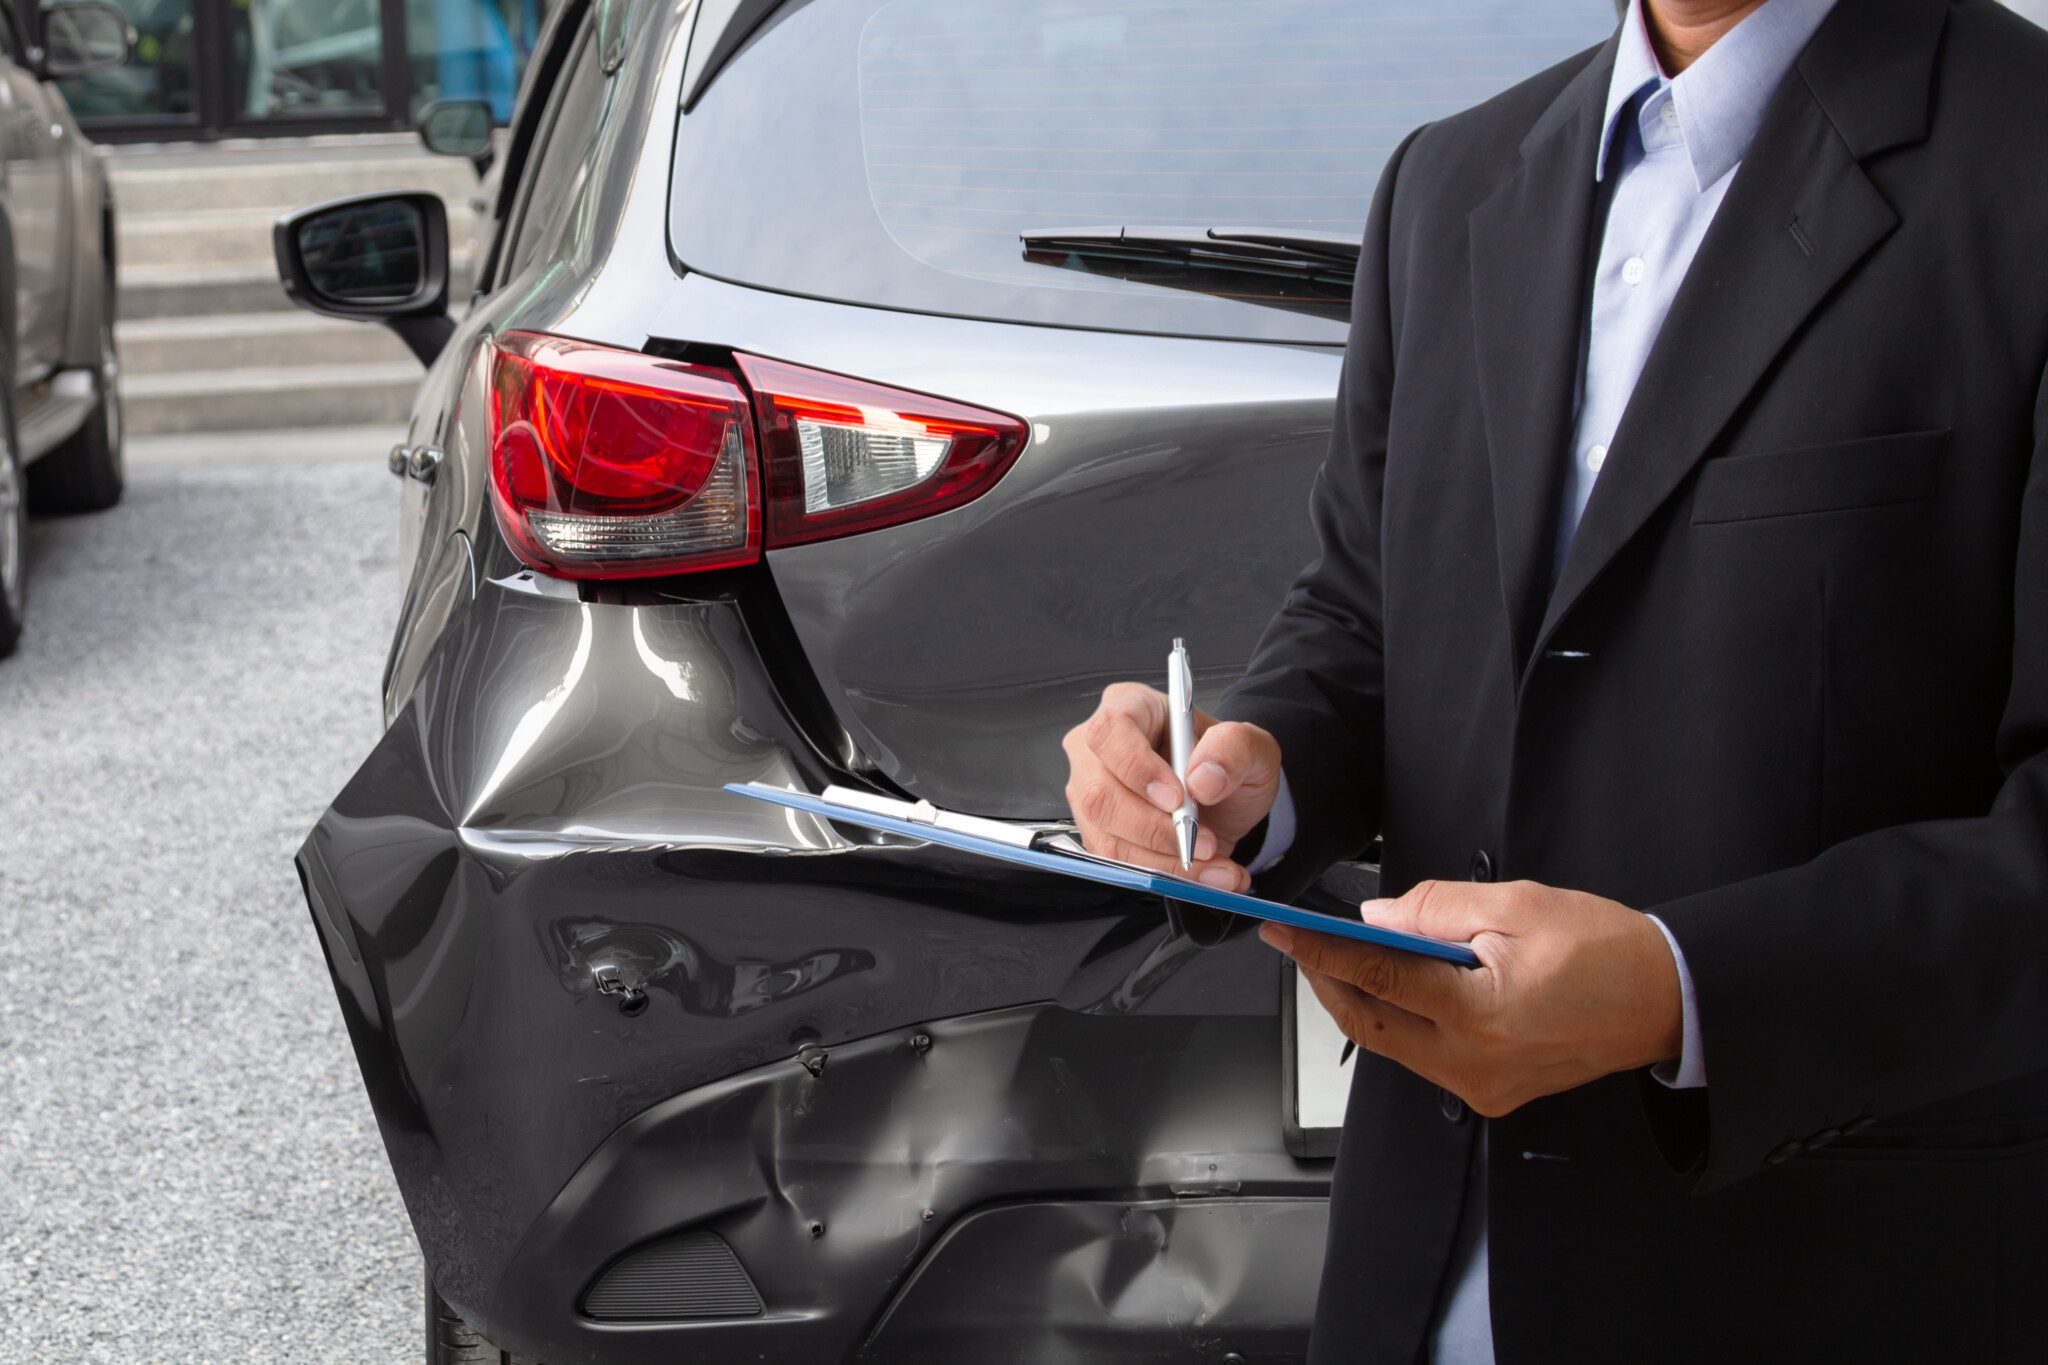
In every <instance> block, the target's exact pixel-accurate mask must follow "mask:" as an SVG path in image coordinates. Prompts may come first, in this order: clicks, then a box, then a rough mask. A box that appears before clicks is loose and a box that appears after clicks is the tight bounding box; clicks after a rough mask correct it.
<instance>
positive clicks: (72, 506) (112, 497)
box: [28, 305, 127, 512]
mask: <svg viewBox="0 0 2048 1365" xmlns="http://www.w3.org/2000/svg"><path fill="white" fill-rule="evenodd" d="M93 386H94V389H95V397H96V400H97V401H96V402H94V404H93V409H92V415H91V416H90V417H88V418H86V419H85V425H84V426H82V427H80V428H79V429H78V430H77V432H76V433H74V434H73V435H72V437H71V439H70V440H68V441H66V442H65V443H64V444H63V445H61V446H58V447H57V448H56V449H55V450H53V451H51V452H50V453H49V454H48V455H45V456H44V457H43V458H42V459H40V460H38V461H36V462H35V464H34V465H33V466H32V467H31V468H30V469H29V475H28V478H29V499H30V501H31V502H32V503H33V504H34V505H35V509H36V510H37V511H38V512H99V511H103V510H105V509H106V508H109V507H112V506H113V505H114V504H115V503H117V502H119V501H120V500H121V490H122V488H123V486H124V485H125V483H126V481H127V466H126V462H125V460H124V458H123V455H122V440H123V438H124V434H125V433H124V432H123V427H124V426H125V425H126V424H125V423H124V422H123V421H122V412H121V361H120V355H119V353H118V352H117V351H116V350H115V349H114V319H113V315H112V308H111V305H110V306H109V309H108V315H107V316H106V317H105V318H104V319H102V320H101V322H100V358H99V364H98V366H97V367H96V368H95V370H94V373H93Z"/></svg>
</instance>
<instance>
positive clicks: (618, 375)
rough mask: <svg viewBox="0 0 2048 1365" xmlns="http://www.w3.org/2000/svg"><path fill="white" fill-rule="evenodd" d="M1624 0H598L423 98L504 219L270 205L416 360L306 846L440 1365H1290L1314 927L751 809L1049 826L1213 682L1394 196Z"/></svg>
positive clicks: (1316, 1034)
mask: <svg viewBox="0 0 2048 1365" xmlns="http://www.w3.org/2000/svg"><path fill="white" fill-rule="evenodd" d="M1613 16H1614V10H1613V7H1612V5H1611V4H1610V3H1609V0H1541V2H1540V3H1518V2H1512V0H1493V2H1488V0H1456V2H1455V3H1443V2H1442V0H1426V2H1425V0H1410V2H1409V3H1387V2H1386V0H1273V3H1264V4H1260V5H1256V6H1247V5H1243V4H1240V3H1237V2H1236V0H1144V3H1138V2H1137V0H1129V2H1126V0H1101V2H1099V3H1098V2H1096V0H1088V2H1086V3H1083V2H1082V0H809V3H782V4H777V3H773V0H697V2H696V3H689V2H687V0H685V2H684V3H676V2H675V0H659V2H658V3H657V2H656V0H645V2H644V3H636V2H635V0H598V2H597V3H587V2H580V0H569V2H568V3H564V4H562V5H560V6H558V7H557V9H556V10H555V12H554V14H553V16H552V18H551V20H550V23H549V27H548V28H547V30H546V32H545V34H544V35H543V38H542V41H541V43H540V45H539V47H538V48H537V50H536V52H535V55H534V59H533V63H532V66H531V67H530V69H529V71H528V74H527V78H526V88H525V90H524V92H523V94H522V97H521V100H520V104H519V108H518V111H517V113H516V114H515V116H514V121H513V126H512V127H511V129H510V130H509V137H508V138H506V139H504V140H502V141H496V142H494V141H493V139H492V136H491V130H490V128H489V120H488V117H487V115H486V114H485V112H484V111H483V110H481V109H480V108H479V107H472V106H463V105H460V104H452V105H444V106H441V107H438V108H435V109H431V110H429V111H428V112H427V114H426V115H425V116H424V117H423V120H422V125H423V133H424V134H425V135H426V136H427V138H428V140H429V142H430V145H434V146H435V147H436V148H437V149H438V150H443V151H449V152H455V153H459V154H463V155H470V156H473V157H475V158H476V159H477V160H478V162H479V165H485V164H488V163H493V162H494V163H495V164H493V165H490V171H489V176H488V178H487V179H486V182H485V200H484V203H485V205H486V208H487V212H485V213H484V214H483V215H482V219H483V226H482V229H481V238H480V240H479V241H478V242H476V243H475V244H474V245H473V246H470V247H468V248H466V249H463V248H457V247H454V246H452V245H451V243H450V241H449V232H448V227H447V218H446V214H445V212H444V210H443V208H442V206H441V204H440V203H439V202H438V201H437V200H435V199H433V198H432V197H431V196H426V195H411V194H402V195H384V196H373V197H368V198H361V199H355V200H349V201H344V202H340V203H336V204H329V205H324V206H321V207H318V208H315V209H309V210H307V211H305V212H303V213H301V214H298V215H295V216H294V217H292V218H291V219H288V220H286V221H285V222H284V223H281V224H280V225H279V228H278V255H279V263H280V268H281V270H282V272H283V274H284V277H285V282H286V285H287V288H288V289H289V290H290V291H291V292H292V294H293V296H294V298H295V299H297V300H298V301H299V302H300V303H301V304H302V305H304V306H306V307H309V308H313V309H315V310H317V311H320V312H324V313H328V314H331V315H335V316H343V317H357V318H364V319H373V320H378V321H381V322H383V323H385V324H386V325H389V326H391V327H393V328H394V329H395V330H396V331H398V333H399V334H400V335H401V336H403V337H404V338H405V339H406V340H407V342H408V343H409V344H410V345H411V346H412V347H413V349H414V350H415V352H417V353H418V354H419V355H420V357H421V358H422V360H424V361H425V362H427V363H428V365H429V371H428V374H427V376H426V380H425V383H424V385H423V387H422V389H421V392H420V397H419V402H418V405H417V407H416V409H415V413H414V416H413V420H412V426H411V431H410V433H409V435H408V436H407V438H406V440H405V442H404V443H403V444H402V445H401V446H400V447H399V448H397V449H396V450H394V451H393V452H391V468H392V471H393V473H394V474H395V475H396V476H397V486H398V487H399V488H401V489H402V490H403V492H402V514H401V515H402V518H403V523H402V524H403V534H404V542H403V552H404V555H405V557H406V561H407V562H408V564H409V565H410V569H409V574H408V579H407V586H406V591H405V597H404V601H403V604H402V608H401V611H400V619H399V622H398V627H397V631H396V635H395V638H394V640H393V643H392V648H391V653H390V657H389V660H388V664H387V668H386V673H385V680H384V682H385V691H384V713H385V719H386V723H387V728H386V731H385V733H384V735H383V738H382V740H381V741H380V742H379V743H378V745H377V746H376V748H375V750H374V751H373V752H372V753H371V754H370V755H369V757H368V759H367V761H365V763H364V764H363V766H362V768H361V770H360V771H359V772H358V773H357V774H356V775H355V777H354V778H353V779H352V780H351V781H350V782H349V783H348V785H347V787H346V788H345V789H344V790H343V791H342V792H341V794H340V795H339V796H338V797H337V798H336V799H335V801H334V803H333V806H332V807H331V808H330V809H329V810H328V811H327V812H326V814H325V815H324V816H322V817H321V819H320V821H319V823H318V825H317V826H316V827H315V828H314V830H313V832H312V834H311V836H310V837H309V838H308V839H307V841H306V843H305V846H304V849H303V851H302V852H301V854H300V856H299V868H300V872H301V874H302V877H303V881H304V885H305V890H306V897H307V900H308V902H309V904H310V907H311V910H312V917H313V921H314V924H315V926H316V927H317V929H318V931H319V936H320V941H321V944H322V946H323V948H324V949H325V953H326V958H327V962H328V964H329V967H330V968H331V970H332V973H333V977H334V982H335V987H336V990H337V993H338V996H339V999H340V1003H341V1008H342V1011H343V1013H344V1014H345V1016H346V1019H347V1024H348V1028H349V1032H350V1034H351V1036H352V1038H353V1041H354V1045H355V1049H356V1053H357V1057H358V1059H359V1061H360V1064H361V1069H362V1074H363V1079H364V1082H365V1085H366V1087H367V1089H368V1091H369V1095H370V1099H371V1102H372V1104H373V1105H374V1107H375V1110H376V1115H377V1120H378V1123H379V1125H380V1127H381V1130H382V1133H383V1137H384V1141H385V1144H386V1146H387V1149H388V1151H389V1154H390V1159H391V1162H392V1166H393V1169H394V1171H395V1172H396V1175H397V1180H398V1184H399V1187H400V1189H401V1191H402V1192H403V1194H404V1198H405V1201H406V1206H407V1209H408V1211H409V1213H410V1215H411V1218H412V1222H413V1225H414V1228H415V1230H416V1232H417V1234H418V1237H419V1241H420V1245H421V1247H422V1249H423V1251H424V1253H425V1260H426V1265H427V1272H428V1285H427V1314H426V1346H425V1352H426V1358H427V1359H428V1360H429V1361H443V1362H445V1361H505V1360H513V1359H517V1360H521V1361H544V1362H548V1365H570V1363H571V1362H584V1361H593V1362H594V1361H626V1362H640V1361H645V1362H654V1361H662V1362H668V1361H677V1360H687V1361H692V1362H714V1363H715V1362H726V1361H732V1362H738V1361H771V1362H779V1361H792V1362H829V1361H840V1360H850V1359H852V1360H875V1361H887V1362H892V1363H893V1365H903V1363H905V1362H923V1361H934V1362H939V1361H943V1362H949V1363H950V1362H958V1361H1005V1360H1031V1361H1065V1360H1075V1361H1083V1360H1085V1361H1090V1362H1119V1361H1140V1360H1143V1361H1189V1360H1210V1361H1218V1362H1221V1361H1242V1362H1250V1361H1278V1360H1287V1359H1293V1358H1296V1357H1298V1356H1299V1355H1300V1353H1301V1352H1302V1350H1303V1348H1304V1346H1305V1343H1306V1339H1307V1333H1308V1324H1309V1320H1310V1313H1311V1309H1312V1307H1313V1303H1312V1300H1313V1295H1314V1286H1315V1284H1316V1275H1317V1269H1318V1266H1319V1264H1320V1261H1321V1257H1322V1244H1323V1239H1324V1230H1325V1221H1326V1218H1325V1209H1326V1194H1327V1188H1328V1178H1329V1170H1330V1166H1329V1156H1330V1147H1329V1143H1330V1138H1331V1125H1332V1124H1333V1122H1334V1116H1335V1115H1334V1109H1333V1106H1334V1105H1338V1104H1341V1098H1342V1095H1343V1090H1344V1085H1345V1080H1344V1077H1343V1074H1342V1072H1341V1070H1340V1066H1341V1057H1340V1052H1339V1047H1338V1039H1337V1037H1336V1034H1335V1032H1334V1029H1331V1028H1329V1026H1328V1025H1327V1023H1326V1021H1325V1022H1321V1023H1319V1022H1318V1019H1317V1016H1316V1014H1315V1011H1314V1010H1313V1009H1312V1007H1311V1006H1309V1005H1302V1004H1298V1003H1296V1002H1295V1000H1294V997H1293V994H1292V988H1291V983H1290V981H1289V979H1288V978H1286V977H1285V976H1283V974H1282V972H1281V968H1280V963H1279V959H1278V958H1277V957H1276V955H1275V954H1273V953H1271V952H1268V951H1266V950H1265V949H1264V948H1262V947H1261V946H1260V945H1259V944H1258V942H1257V941H1256V939H1252V938H1249V937H1246V936H1238V937H1236V938H1233V939H1230V940H1228V941H1226V942H1224V943H1222V944H1221V945H1219V946H1215V947H1209V948H1205V947H1203V946H1201V945H1199V944H1197V943H1195V942H1193V941H1191V940H1190V938H1189V937H1187V936H1186V935H1184V934H1182V933H1180V932H1178V931H1177V930H1176V927H1175V924H1174V922H1173V921H1172V920H1171V919H1170V918H1169V916H1168V915H1167V914H1166V913H1165V910H1164V907H1162V905H1161V904H1160V903H1159V902H1158V901H1157V900H1155V899H1148V898H1144V897H1139V896H1135V895H1131V894H1127V893H1123V892H1118V891H1113V890H1110V889H1106V888H1099V887H1092V886H1088V885H1084V884H1081V883H1077V882H1072V881H1068V880H1065V879H1057V878H1051V877H1047V876H1045V875H1043V874H1038V873H1032V872H1028V871H1025V870H1020V869H1006V868H1003V867H999V866H996V865H992V864H987V863H980V862H973V861H971V860H968V859H965V858H964V857H961V856H956V855H953V854H950V853H948V852H946V851H944V850H942V849H938V848H935V847H930V846H924V845H919V844H916V843H912V842H909V841H904V840H899V839H896V838H892V837H887V836H881V835H876V834H872V833H868V832H864V831H862V830H860V829H855V828H850V827H841V826H836V825H833V824H831V823H828V822H825V821H822V820H819V819H817V818H814V817H812V816H809V815H805V814H801V813H797V812H790V811H784V810H780V809H777V808H774V807H770V806H766V805H762V804H760V803H757V802H750V801H746V800H743V799H740V798H737V797H735V796H732V795H730V794H728V793H727V792H725V791H724V790H723V788H724V786H725V784H726V783H728V782H748V781H760V782H767V783H772V784H775V785H778V786H783V787H796V788H802V789H804V790H807V791H812V792H816V791H821V790H823V789H824V788H825V787H826V786H828V785H832V784H838V785H841V786H852V787H865V788H867V789H869V790H872V791H874V792H878V793H886V794H890V795H899V796H910V797H916V798H922V799H927V800H930V801H932V802H934V803H936V804H939V805H942V806H948V807H952V808H955V809H958V810H963V811H968V812H973V813H977V814H981V815H988V816H1001V817H1022V818H1035V819H1036V818H1048V819H1056V818H1060V817H1063V816H1064V815H1065V802H1064V799H1063V796H1062V787H1063V784H1064V781H1065V763H1064V759H1063V755H1062V753H1061V749H1060V744H1059V739H1060V736H1061V735H1062V733H1063V732H1064V731H1065V730H1066V729H1067V728H1068V727H1070V726H1071V725H1073V724H1074V723H1075V722H1076V721H1077V720H1078V719H1080V718H1082V717H1084V716H1085V715H1087V714H1088V712H1089V711H1090V709H1091V708H1092V706H1093V704H1094V701H1095V699H1096V697H1097V695H1098V694H1099V693H1100V691H1101V689H1102V687H1103V686H1104V685H1105V684H1107V683H1109V682H1111V681H1115V680H1118V679H1123V678H1138V679H1154V678H1156V677H1157V676H1158V675H1159V673H1160V671H1161V662H1162V660H1163V658H1164V655H1165V652H1166V647H1167V645H1168V643H1169V642H1170V641H1171V639H1172V638H1173V637H1175V636H1184V637H1186V638H1187V640H1188V644H1189V647H1190V649H1191V650H1192V651H1193V653H1194V657H1195V660H1196V662H1197V664H1198V668H1199V672H1198V676H1197V679H1196V683H1197V692H1198V697H1199V699H1201V700H1211V699H1213V698H1214V697H1215V696H1216V694H1217V693H1219V692H1220V691H1221V690H1222V688H1223V687H1224V686H1225V685H1226V684H1227V683H1228V682H1229V681H1230V680H1231V679H1232V678H1233V676H1234V675H1235V674H1236V672H1237V671H1238V670H1239V668H1240V667H1241V666H1242V664H1243V662H1244V660H1245V659H1246V658H1247V657H1248V656H1249V654H1250V652H1251V649H1252V646H1253V644H1254V642H1255V640H1256V638H1257V636H1258V634H1259V631H1260V629H1261V627H1262V625H1263V623H1264V621H1265V619H1266V617H1267V616H1268V615H1269V613H1270V612H1271V610H1272V609H1273V607H1274V606H1275V605H1276V604H1277V602H1278V601H1279V599H1280V596H1281V594H1282V591H1283V589H1284V588H1285V586H1286V584H1287V583H1288V582H1289V581H1290V580H1291V579H1292V577H1293V576H1294V574H1295V573H1296V571H1297V570H1298V569H1299V568H1300V566H1301V562H1302V560H1303V559H1304V558H1305V557H1306V555H1307V554H1308V553H1309V552H1310V551H1309V546H1310V541H1309V537H1308V528H1307V518H1306V497H1307V491H1308V488H1309V484H1310V482H1311V480H1312V479H1313V477H1314V474H1315V470H1316V467H1317V465H1318V463H1319V461H1320V460H1321V458H1322V455H1323V449H1324V445H1325V443H1326V440H1327V437H1328V431H1329V425H1330V418H1331V411H1332V401H1333V395H1334V392H1335V389H1336V385H1337V379H1338V372H1339V369H1340V366H1341V364H1342V358H1343V355H1342V347H1343V341H1344V337H1345V334H1346V319H1347V316H1348V310H1349V300H1350V294H1351V278H1352V275H1353V273H1354V267H1355V262H1356V257H1357V240H1358V237H1359V232H1360V227H1361V224H1362V223H1363V220H1364V218H1365V214H1366V208H1367V203H1368V200H1369V198H1370V195H1371V193H1372V190H1373V186H1374V182H1375V179H1376V176H1377V174H1378V170H1379V167H1380V165H1381V164H1382V162H1383V161H1384V160H1385V158H1386V157H1387V155H1388V153H1389V152H1390V151H1391V150H1392V149H1393V148H1394V146H1395V145H1396V144H1397V143H1398V141H1399V140H1400V138H1401V137H1402V136H1403V135H1404V134H1405V133H1406V132H1407V130H1408V129H1410V128H1412V127H1414V126H1415V125H1417V124H1419V123H1422V122H1425V121H1427V120H1429V119H1431V118H1435V117H1440V116H1442V115H1443V114H1445V113H1448V112H1450V111H1452V110H1455V109H1458V108H1462V107H1464V106H1466V105H1469V104H1472V103H1474V102H1476V101H1478V100H1480V99H1483V98H1485V97H1486V96H1488V95H1490V94H1491V93H1493V92H1494V91H1496V90H1499V89H1501V88H1503V87H1505V86H1506V85H1508V84H1510V83H1512V82H1513V81H1515V80H1518V79H1520V78H1522V77H1524V76H1526V75H1528V74H1530V73H1532V72H1534V71H1536V70H1538V69H1540V68H1541V67H1544V66H1547V65H1549V64H1551V63H1553V62H1556V61H1558V60H1561V59H1563V58H1564V57H1566V56H1567V55H1569V54H1570V53H1572V52H1575V51H1578V50H1581V49H1583V48H1585V47H1587V46H1589V45H1591V44H1592V43H1594V42H1597V41H1599V40H1600V39H1602V38H1603V37H1604V36H1605V35H1606V33H1607V32H1608V31H1609V30H1610V29H1611V27H1612V25H1613ZM457 279H465V280H473V281H474V298H473V299H472V301H471V302H470V304H469V306H468V307H467V309H466V310H465V312H464V315H463V317H462V318H461V320H460V321H459V322H458V321H457V320H456V319H455V318H454V317H453V316H452V315H451V312H450V308H449V298H450V294H451V292H454V291H453V290H452V289H451V281H453V280H457ZM1190 547H1200V550H1201V552H1200V553H1190V552H1189V550H1190ZM1366 852H1367V851H1366V850H1360V855H1361V863H1360V864H1359V865H1356V866H1347V867H1340V868H1339V869H1338V870H1337V871H1336V872H1334V873H1333V874H1332V879H1330V880H1331V884H1330V886H1328V887H1327V888H1325V891H1324V894H1327V895H1329V896H1331V897H1333V898H1334V899H1336V900H1344V901H1355V900H1356V899H1357V898H1358V897H1359V896H1360V895H1361V894H1363V892H1364V891H1365V889H1367V888H1368V887H1369V886H1370V885H1371V874H1370V869H1369V867H1367V866H1365V864H1364V862H1363V859H1364V857H1365V854H1366ZM1303 994H1304V998H1306V993H1303Z"/></svg>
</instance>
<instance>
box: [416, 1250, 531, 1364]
mask: <svg viewBox="0 0 2048 1365" xmlns="http://www.w3.org/2000/svg"><path fill="white" fill-rule="evenodd" d="M427 1365H537V1362H535V1361H532V1360H528V1359H527V1358H526V1357H525V1356H515V1355H513V1354H512V1353H511V1352H510V1351H501V1350H499V1349H498V1348H497V1347H495V1346H493V1345H491V1343H490V1342H488V1341H485V1340H484V1338H483V1334H482V1333H481V1332H478V1331H477V1330H476V1329H475V1328H474V1327H471V1326H470V1325H469V1324H468V1323H466V1322H464V1321H463V1320H462V1315H461V1314H460V1313H458V1312H456V1311H455V1310H454V1309H453V1308H451V1307H449V1306H448V1300H446V1299H444V1298H442V1297H441V1291H440V1290H438V1289H436V1288H434V1273H433V1272H432V1271H431V1270H430V1271H428V1272H427Z"/></svg>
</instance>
